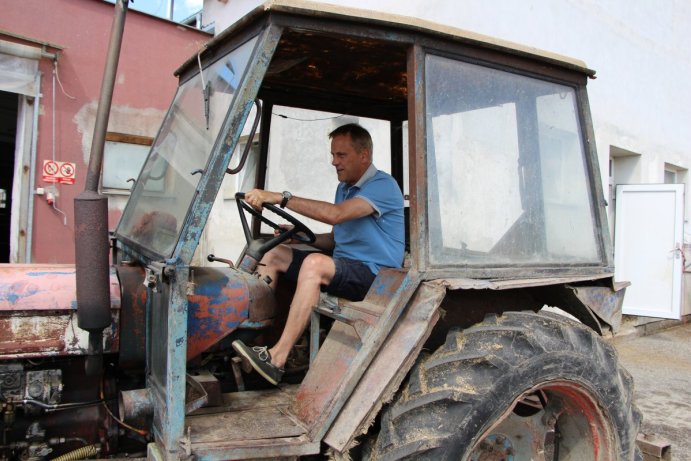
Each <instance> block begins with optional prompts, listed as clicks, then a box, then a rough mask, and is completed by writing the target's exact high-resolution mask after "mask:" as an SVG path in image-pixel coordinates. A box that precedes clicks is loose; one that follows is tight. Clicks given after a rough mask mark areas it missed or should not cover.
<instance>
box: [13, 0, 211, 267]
mask: <svg viewBox="0 0 691 461" xmlns="http://www.w3.org/2000/svg"><path fill="white" fill-rule="evenodd" d="M113 11H114V8H113V5H112V4H110V3H106V2H104V1H100V0H51V1H50V2H46V1H45V0H5V1H3V10H2V15H0V30H2V31H7V32H9V33H11V34H13V35H14V36H15V37H16V36H23V37H28V38H30V39H33V40H39V41H43V42H49V43H51V44H54V45H57V46H59V47H61V48H62V50H56V49H51V48H48V50H47V51H48V52H51V53H53V52H59V57H58V60H57V63H58V67H57V69H58V76H59V82H58V81H57V79H56V81H55V91H54V90H53V83H54V79H53V75H54V74H53V69H54V68H53V62H52V61H51V60H49V59H41V60H40V62H39V71H40V72H41V74H42V76H41V93H42V97H41V99H40V113H39V120H38V146H37V161H36V164H35V174H36V184H35V187H37V188H38V187H42V188H51V187H54V191H55V193H56V195H57V199H56V201H55V208H53V207H52V206H50V205H49V204H48V203H47V201H46V200H45V196H38V195H33V194H32V195H33V197H32V200H33V201H34V220H33V228H32V231H33V244H32V248H33V251H32V262H35V263H69V262H73V261H74V211H73V201H74V198H75V197H76V196H77V195H78V194H79V193H80V192H81V191H82V190H83V189H84V184H85V180H86V173H87V167H88V158H89V154H90V149H91V139H92V133H93V127H94V122H95V115H96V106H97V103H98V99H99V96H100V87H101V80H102V76H103V69H104V65H105V59H106V52H107V49H108V42H109V38H110V30H111V24H112V21H113ZM209 38H210V36H209V35H208V34H205V33H202V32H200V31H197V30H195V29H191V28H188V27H183V26H179V25H177V24H175V23H172V22H169V21H165V20H162V19H158V18H154V17H152V16H149V15H146V14H142V13H139V12H136V11H133V10H129V11H128V13H127V19H126V22H125V33H124V39H123V44H122V49H121V55H120V63H119V66H118V73H117V77H116V83H115V89H114V94H113V102H112V111H111V116H110V121H109V125H108V131H115V132H120V133H125V134H132V135H141V136H147V137H154V136H155V135H156V132H157V130H158V127H159V125H160V123H161V121H162V119H163V116H164V115H165V112H166V110H167V108H168V105H169V104H170V101H171V100H172V97H173V95H174V94H175V90H176V87H177V78H175V77H174V75H173V72H174V71H175V69H176V68H177V67H178V66H179V65H180V64H182V63H183V62H184V61H185V60H186V59H187V58H188V57H189V56H191V55H193V54H194V53H196V52H197V50H198V49H199V48H200V47H201V46H202V44H203V43H204V42H206V41H207V40H208V39H209ZM2 39H3V40H14V41H18V42H20V43H24V42H23V41H22V40H20V39H17V38H14V39H12V38H7V37H5V36H3V37H2ZM25 44H26V43H25ZM53 126H54V130H53ZM47 159H54V160H57V161H65V162H74V163H75V165H76V183H75V184H74V185H68V184H59V185H52V184H50V183H46V182H44V181H43V180H42V171H41V170H42V165H43V161H44V160H47ZM27 187H28V185H27ZM125 201H126V196H110V197H109V223H108V225H109V229H113V228H114V227H115V225H116V224H117V220H118V219H119V217H120V214H121V211H122V208H123V206H124V203H125ZM25 231H26V230H25Z"/></svg>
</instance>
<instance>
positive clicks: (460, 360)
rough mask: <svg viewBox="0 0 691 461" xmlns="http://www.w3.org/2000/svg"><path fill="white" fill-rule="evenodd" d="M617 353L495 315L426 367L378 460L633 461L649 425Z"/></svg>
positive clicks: (378, 446) (403, 396) (549, 322)
mask: <svg viewBox="0 0 691 461" xmlns="http://www.w3.org/2000/svg"><path fill="white" fill-rule="evenodd" d="M632 399H633V384H632V379H631V376H630V375H629V374H628V372H627V371H626V370H624V369H623V368H622V367H621V366H620V365H619V363H618V360H617V355H616V352H615V350H614V348H613V347H612V346H611V345H610V344H608V343H606V342H605V341H603V340H602V339H601V338H600V337H599V336H597V335H596V334H595V333H594V332H592V331H591V330H589V329H587V328H586V327H584V326H583V325H581V324H579V323H577V322H574V321H571V320H569V319H566V318H564V317H562V316H559V315H555V314H550V313H537V314H536V313H533V312H506V313H504V314H503V315H501V316H495V315H488V316H487V317H486V318H485V320H484V321H483V322H481V323H480V324H477V325H474V326H473V327H471V328H468V329H466V330H464V331H451V332H450V333H449V334H448V335H447V338H446V343H445V344H444V345H443V346H441V347H440V348H439V349H438V350H437V351H436V352H434V353H433V354H431V355H428V356H426V357H424V358H422V359H420V360H419V361H418V363H417V364H416V365H415V367H414V368H413V370H412V372H411V375H410V376H409V378H408V381H407V384H406V385H405V387H404V388H403V390H402V391H401V392H399V394H398V396H397V398H396V399H395V401H394V402H393V403H392V404H391V405H390V406H389V407H387V409H386V410H385V411H384V413H383V415H382V420H381V428H380V432H379V434H378V437H377V439H376V440H375V441H374V442H373V443H371V444H369V446H368V447H366V449H365V452H366V453H365V455H366V457H367V458H369V459H373V460H399V459H416V460H421V459H422V460H435V461H438V460H521V459H533V460H545V461H547V460H557V459H558V460H560V461H565V460H572V461H576V460H577V461H583V460H593V461H601V460H614V459H616V460H631V459H634V457H635V456H636V452H637V450H636V445H635V441H636V434H637V432H638V426H639V423H640V415H639V412H638V410H637V409H636V408H635V406H634V405H633V402H632Z"/></svg>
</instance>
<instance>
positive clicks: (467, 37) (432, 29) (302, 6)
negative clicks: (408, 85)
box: [176, 0, 595, 77]
mask: <svg viewBox="0 0 691 461" xmlns="http://www.w3.org/2000/svg"><path fill="white" fill-rule="evenodd" d="M271 12H276V13H286V14H290V15H295V16H299V17H304V18H321V19H328V20H338V21H345V22H348V23H353V24H364V25H367V26H369V27H372V28H381V29H383V30H387V29H397V30H400V31H407V32H409V33H413V34H419V35H421V36H428V37H438V38H442V39H445V40H451V41H455V42H463V43H469V44H474V45H477V46H481V47H484V48H488V49H495V50H499V51H502V52H505V53H509V54H514V55H519V56H523V57H527V58H532V59H535V60H539V61H542V62H545V63H549V64H551V65H557V66H561V67H564V68H567V69H570V70H574V71H578V72H582V73H584V74H586V75H587V76H589V77H593V76H594V75H595V71H594V70H592V69H589V68H588V67H587V66H586V63H585V62H584V61H582V60H579V59H575V58H572V57H568V56H564V55H560V54H557V53H552V52H549V51H545V50H541V49H539V48H534V47H529V46H525V45H521V44H517V43H514V42H511V41H507V40H502V39H499V38H495V37H491V36H488V35H483V34H479V33H476V32H471V31H468V30H464V29H459V28H455V27H451V26H447V25H443V24H438V23H434V22H431V21H427V20H423V19H419V18H413V17H410V16H403V15H397V14H391V13H382V12H377V11H372V10H363V9H358V8H351V7H345V6H339V5H332V4H328V3H321V2H314V1H310V0H269V1H267V2H265V3H263V4H262V5H260V6H258V7H256V8H255V9H254V10H252V11H250V12H249V13H248V14H246V15H245V16H243V17H242V18H240V19H239V20H238V21H237V22H235V23H234V24H232V25H231V26H229V27H228V28H227V29H225V30H223V31H222V32H221V33H220V34H219V35H217V36H216V37H214V38H213V39H212V40H210V41H209V42H208V43H207V45H206V46H205V49H211V48H214V47H216V46H218V45H219V44H220V43H223V42H225V41H226V40H227V39H228V37H230V36H234V35H237V34H238V33H240V31H242V30H244V29H245V28H247V27H248V26H249V25H250V24H252V23H255V22H256V21H258V20H260V19H261V18H262V17H264V16H266V15H268V14H269V13H271ZM196 59H197V57H196V56H193V57H191V58H190V59H189V60H188V61H187V62H185V64H183V66H181V68H180V69H178V71H176V75H179V74H180V73H181V72H182V70H183V69H185V68H186V67H187V66H188V65H190V64H192V63H193V61H196Z"/></svg>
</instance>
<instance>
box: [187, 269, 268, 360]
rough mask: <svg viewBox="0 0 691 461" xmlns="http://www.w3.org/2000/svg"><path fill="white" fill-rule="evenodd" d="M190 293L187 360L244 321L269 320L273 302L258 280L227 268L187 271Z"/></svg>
mask: <svg viewBox="0 0 691 461" xmlns="http://www.w3.org/2000/svg"><path fill="white" fill-rule="evenodd" d="M190 273H191V274H192V275H191V277H190V278H191V279H192V283H193V286H194V293H193V294H190V295H188V297H187V299H188V312H189V316H188V326H187V330H188V339H187V341H188V342H187V359H188V360H189V359H191V358H193V357H196V356H198V355H199V354H201V353H202V352H203V351H205V350H207V349H208V348H209V347H211V346H213V345H214V344H216V343H218V342H219V341H220V340H222V339H223V338H225V337H226V336H228V335H229V334H230V333H231V332H233V331H234V330H236V329H237V328H238V327H239V326H240V325H241V324H242V323H243V322H244V321H246V320H248V319H249V320H251V321H253V322H255V321H260V320H266V319H270V318H272V317H273V312H274V309H275V305H276V301H275V299H274V297H273V295H272V293H271V290H270V288H269V286H268V285H267V284H266V283H265V282H263V281H261V280H259V279H258V278H256V277H254V276H252V275H250V274H246V273H244V272H241V271H238V270H235V269H230V268H212V267H196V268H192V269H191V270H190Z"/></svg>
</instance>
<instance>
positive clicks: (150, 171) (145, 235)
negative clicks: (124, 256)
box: [117, 38, 256, 256]
mask: <svg viewBox="0 0 691 461" xmlns="http://www.w3.org/2000/svg"><path fill="white" fill-rule="evenodd" d="M255 43H256V38H254V39H252V40H250V41H249V42H246V43H245V44H243V45H242V46H240V47H238V48H237V49H236V50H234V51H233V52H232V53H230V54H229V55H228V56H226V57H224V58H223V59H221V60H219V61H217V62H216V63H214V64H212V65H211V66H210V67H208V68H207V69H204V72H203V75H196V76H195V77H194V78H192V79H191V80H189V81H187V82H186V83H184V84H183V85H182V86H181V87H180V88H179V89H178V92H177V94H176V95H175V99H174V101H173V104H172V107H171V109H170V111H169V112H168V115H167V117H166V119H165V121H164V122H163V126H162V127H161V130H160V132H159V134H158V137H157V138H156V141H155V142H154V145H153V147H152V149H151V152H150V154H149V158H148V159H147V161H146V164H145V165H144V168H143V169H142V172H141V174H140V176H139V179H138V180H137V184H136V186H135V188H134V190H133V192H132V196H131V198H130V201H129V202H128V203H127V207H126V208H125V211H124V213H123V216H122V219H121V220H120V224H119V225H118V230H117V234H119V235H123V236H125V237H127V238H129V239H131V240H133V241H135V242H137V243H140V244H141V245H143V246H145V247H147V248H149V249H151V250H153V251H154V252H155V253H157V254H160V255H164V256H167V255H170V254H171V253H172V251H173V248H174V246H175V244H176V242H177V240H178V237H179V233H180V229H181V226H182V223H183V221H184V218H185V215H186V214H187V210H188V208H189V206H190V203H191V201H192V200H193V199H194V196H195V192H196V189H197V183H198V182H199V179H200V178H201V176H202V174H203V169H204V168H205V167H206V164H207V161H208V158H209V155H210V153H211V149H212V147H213V145H214V141H215V139H216V137H217V136H218V133H219V130H220V128H221V125H222V123H223V120H224V119H225V117H226V113H227V111H228V108H229V107H230V103H231V101H232V99H233V95H234V93H235V90H236V89H237V87H238V84H239V83H240V79H241V78H242V75H243V73H244V71H245V68H246V67H247V63H248V61H249V58H250V56H251V54H252V50H253V48H254V45H255ZM203 83H204V84H206V85H207V87H208V88H209V89H207V91H206V92H205V91H204V89H203V88H204V86H203ZM205 96H207V97H205ZM207 100H208V102H207ZM207 114H208V115H207Z"/></svg>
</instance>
